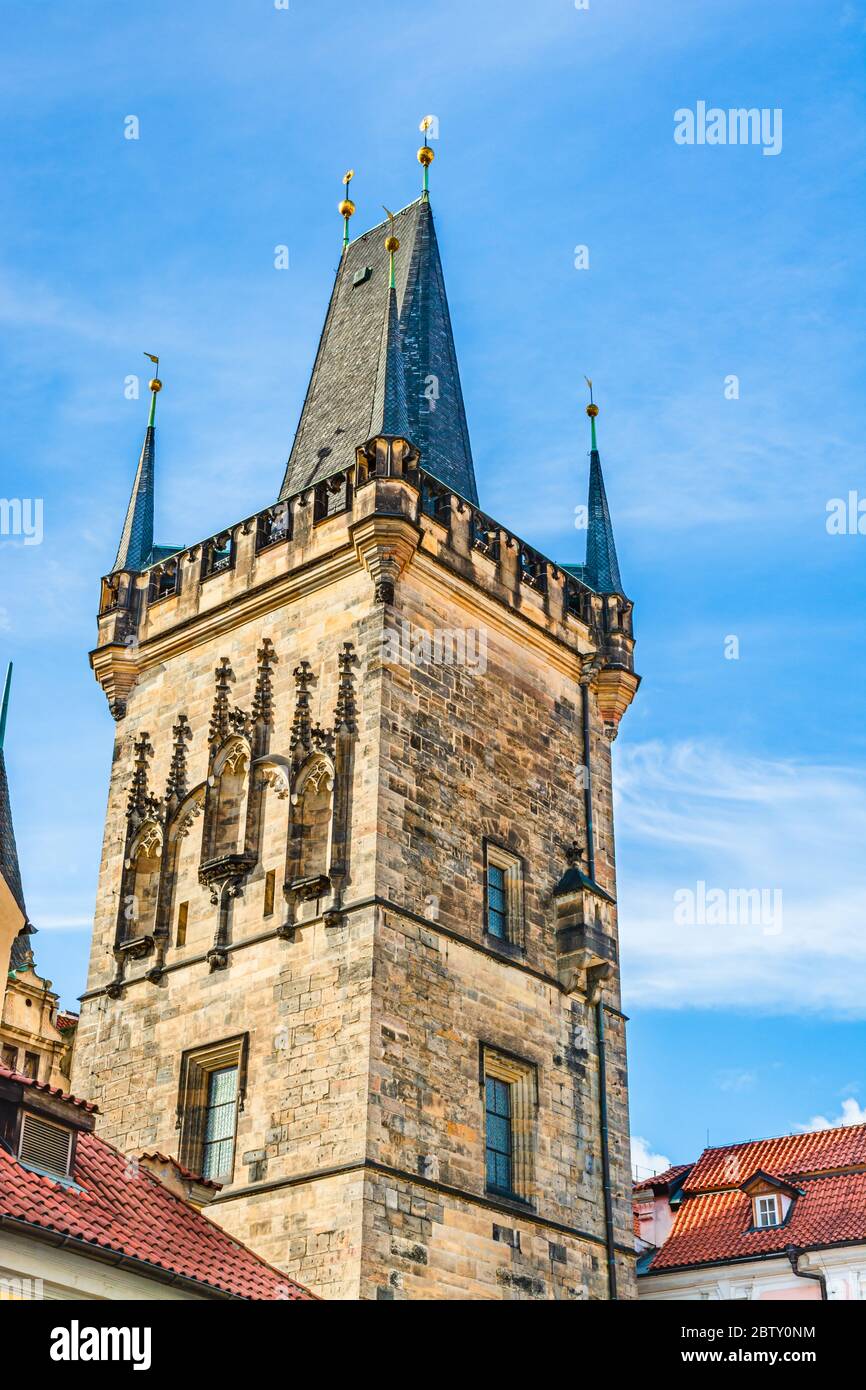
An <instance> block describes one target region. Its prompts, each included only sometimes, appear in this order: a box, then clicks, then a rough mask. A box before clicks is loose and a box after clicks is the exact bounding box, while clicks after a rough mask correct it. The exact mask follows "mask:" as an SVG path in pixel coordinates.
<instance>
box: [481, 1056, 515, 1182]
mask: <svg viewBox="0 0 866 1390" xmlns="http://www.w3.org/2000/svg"><path fill="white" fill-rule="evenodd" d="M485 1096H486V1109H487V1129H486V1136H487V1187H488V1190H489V1191H491V1192H504V1193H507V1194H509V1195H510V1194H511V1193H512V1192H513V1191H514V1187H513V1184H512V1178H511V1158H512V1149H513V1144H512V1133H511V1087H510V1085H509V1084H508V1082H507V1081H499V1080H497V1078H496V1077H494V1076H488V1077H486V1079H485Z"/></svg>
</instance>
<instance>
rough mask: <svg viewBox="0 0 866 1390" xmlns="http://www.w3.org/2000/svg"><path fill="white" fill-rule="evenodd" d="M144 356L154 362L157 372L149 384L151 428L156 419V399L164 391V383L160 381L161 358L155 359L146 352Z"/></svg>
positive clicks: (149, 421)
mask: <svg viewBox="0 0 866 1390" xmlns="http://www.w3.org/2000/svg"><path fill="white" fill-rule="evenodd" d="M144 355H145V357H146V358H147V359H148V361H150V362H152V363H153V364H154V366H155V367H156V372H155V373H154V375H153V377H152V378H151V380H150V381H149V382H148V383H147V384H148V386H149V387H150V414H149V415H148V417H147V423H148V425H149V426H151V425H153V422H154V419H155V418H156V398H157V396H158V394H159V392H160V391H161V390H162V382H161V381H160V379H159V358H158V357H155V356H154V354H153V353H152V352H146V353H145V354H144Z"/></svg>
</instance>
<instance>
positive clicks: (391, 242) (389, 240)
mask: <svg viewBox="0 0 866 1390" xmlns="http://www.w3.org/2000/svg"><path fill="white" fill-rule="evenodd" d="M382 207H383V208H385V211H386V212H387V214H388V221H389V223H390V225H391V230H390V232H389V233H388V235H387V236H386V238H385V250H386V251H387V252H388V288H389V289H392V290H393V288H394V285H395V283H396V282H395V280H394V252H395V251H399V250H400V238H399V237H398V236H397V234H396V232H395V231H394V214H393V212H391V210H390V208H386V207H385V204H384V203H383V204H382Z"/></svg>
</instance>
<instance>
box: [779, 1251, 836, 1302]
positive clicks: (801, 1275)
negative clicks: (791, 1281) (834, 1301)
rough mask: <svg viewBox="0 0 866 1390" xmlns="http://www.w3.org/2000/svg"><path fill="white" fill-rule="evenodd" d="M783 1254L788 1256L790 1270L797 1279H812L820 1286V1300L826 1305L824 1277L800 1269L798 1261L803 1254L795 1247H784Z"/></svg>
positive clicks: (825, 1282) (825, 1281)
mask: <svg viewBox="0 0 866 1390" xmlns="http://www.w3.org/2000/svg"><path fill="white" fill-rule="evenodd" d="M785 1254H786V1255H787V1256H788V1260H789V1262H790V1265H791V1268H792V1269H793V1271H794V1273H795V1274H796V1276H797V1278H798V1279H814V1280H815V1281H816V1282H817V1283H819V1284H820V1285H821V1298H822V1299H823V1301H824V1302H825V1303H826V1302H827V1301H828V1300H827V1279H826V1276H825V1275H823V1274H820V1273H819V1274H813V1273H810V1272H809V1270H808V1269H800V1265H799V1261H800V1256H801V1255H802V1254H803V1251H802V1250H800V1249H798V1247H797V1246H796V1245H786V1246H785Z"/></svg>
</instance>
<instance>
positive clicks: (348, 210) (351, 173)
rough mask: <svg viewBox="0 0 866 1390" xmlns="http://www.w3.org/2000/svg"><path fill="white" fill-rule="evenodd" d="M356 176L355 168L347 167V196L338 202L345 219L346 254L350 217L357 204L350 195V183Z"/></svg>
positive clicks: (344, 241)
mask: <svg viewBox="0 0 866 1390" xmlns="http://www.w3.org/2000/svg"><path fill="white" fill-rule="evenodd" d="M354 177H355V170H354V169H347V170H346V172H345V174H344V175H343V184H344V186H345V189H346V196H345V198H343V199H342V201H341V202H340V203H339V204H338V208H339V213H340V216H341V217H342V219H343V252H344V254H345V251H346V248H347V246H348V245H349V218H350V217H351V216H352V213H353V212H354V211H355V204H354V203H353V202H352V199H351V198H350V197H349V184H350V183H351V182H352V179H353V178H354Z"/></svg>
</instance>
